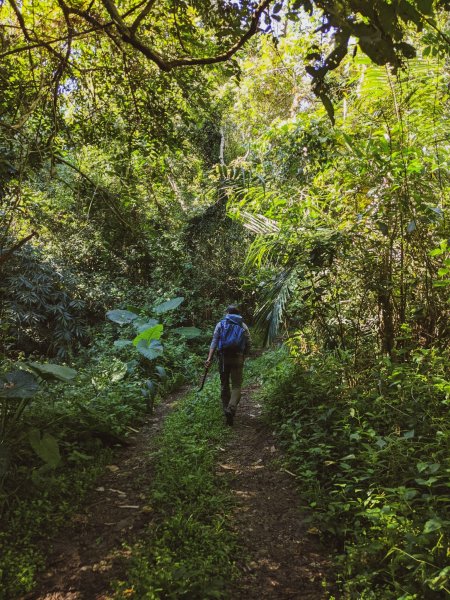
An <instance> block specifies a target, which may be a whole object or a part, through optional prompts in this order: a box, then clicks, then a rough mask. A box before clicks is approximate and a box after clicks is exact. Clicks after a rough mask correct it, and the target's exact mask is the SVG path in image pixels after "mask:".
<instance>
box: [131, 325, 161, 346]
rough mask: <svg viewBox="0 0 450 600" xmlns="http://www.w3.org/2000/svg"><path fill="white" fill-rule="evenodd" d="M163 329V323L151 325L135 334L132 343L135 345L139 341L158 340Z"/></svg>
mask: <svg viewBox="0 0 450 600" xmlns="http://www.w3.org/2000/svg"><path fill="white" fill-rule="evenodd" d="M163 330H164V326H163V325H153V327H149V328H148V329H145V331H143V332H142V333H140V334H139V335H137V336H136V337H135V338H134V340H133V344H134V345H135V346H137V345H138V344H139V342H141V341H145V342H150V341H151V340H159V338H160V337H161V336H162V332H163Z"/></svg>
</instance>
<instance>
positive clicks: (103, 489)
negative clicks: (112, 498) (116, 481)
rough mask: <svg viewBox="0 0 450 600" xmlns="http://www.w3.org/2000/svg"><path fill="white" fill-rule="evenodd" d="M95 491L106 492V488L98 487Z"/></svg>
mask: <svg viewBox="0 0 450 600" xmlns="http://www.w3.org/2000/svg"><path fill="white" fill-rule="evenodd" d="M95 491H96V492H104V491H105V488H104V487H98V488H95Z"/></svg>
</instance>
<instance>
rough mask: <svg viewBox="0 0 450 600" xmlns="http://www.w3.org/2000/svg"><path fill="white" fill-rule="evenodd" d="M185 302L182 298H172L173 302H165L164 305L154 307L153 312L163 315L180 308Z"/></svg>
mask: <svg viewBox="0 0 450 600" xmlns="http://www.w3.org/2000/svg"><path fill="white" fill-rule="evenodd" d="M183 301H184V298H183V297H182V296H180V297H178V298H172V300H167V302H163V303H162V304H158V306H154V307H153V310H154V311H155V313H156V314H157V315H162V314H163V313H165V312H168V311H169V310H174V309H175V308H178V307H179V306H180V304H181V303H182V302H183Z"/></svg>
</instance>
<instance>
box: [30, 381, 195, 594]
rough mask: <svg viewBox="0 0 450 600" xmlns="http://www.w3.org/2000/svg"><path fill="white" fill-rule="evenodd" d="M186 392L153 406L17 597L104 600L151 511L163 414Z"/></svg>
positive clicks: (121, 572) (181, 390)
mask: <svg viewBox="0 0 450 600" xmlns="http://www.w3.org/2000/svg"><path fill="white" fill-rule="evenodd" d="M185 393H186V389H180V390H179V391H177V392H176V393H174V394H172V395H171V396H169V397H168V398H166V400H165V401H164V402H163V403H161V404H160V405H159V406H157V407H156V409H155V411H154V414H153V415H152V417H151V418H149V419H148V421H147V423H146V425H145V426H144V427H143V428H142V429H141V430H140V431H139V432H138V433H137V434H136V435H135V436H134V437H133V438H131V439H130V445H129V446H128V447H126V448H124V449H123V450H119V451H118V452H117V455H116V458H115V459H114V464H111V465H108V467H107V468H106V472H105V474H104V475H102V476H101V477H100V478H99V479H98V480H97V481H96V483H95V487H94V489H93V490H92V492H91V493H90V494H89V496H88V497H87V498H86V500H85V503H84V506H83V509H82V510H81V511H80V512H78V513H77V514H75V515H74V516H73V517H72V519H71V521H70V523H68V525H67V527H66V528H64V529H63V530H62V531H59V532H58V534H57V535H56V536H55V538H54V539H53V540H52V543H51V545H52V551H51V553H50V556H49V558H48V561H47V568H46V571H45V572H44V573H43V575H42V576H41V577H40V579H39V581H38V585H37V588H36V589H35V591H34V592H32V593H30V594H27V595H26V596H23V597H22V599H21V600H108V599H110V598H111V594H110V584H111V582H112V581H114V580H117V579H120V578H123V577H124V576H125V572H126V559H127V551H126V550H125V549H124V547H123V545H124V543H125V542H126V543H132V542H133V541H134V540H136V539H137V538H138V537H139V534H140V533H142V532H143V531H144V529H145V528H146V526H147V524H148V522H149V520H150V519H151V517H152V515H151V512H150V511H149V509H148V508H147V507H146V496H145V492H146V490H148V488H149V487H150V485H151V482H152V478H153V473H154V467H155V457H154V455H153V454H152V451H153V450H156V449H157V448H155V438H156V436H157V434H158V432H159V431H160V430H161V427H162V424H163V422H164V417H165V416H166V414H167V413H168V412H169V411H170V410H171V408H172V407H173V406H174V405H175V404H176V402H177V401H178V400H179V399H180V397H182V396H183V395H184V394H185Z"/></svg>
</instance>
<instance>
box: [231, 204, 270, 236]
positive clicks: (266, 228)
mask: <svg viewBox="0 0 450 600" xmlns="http://www.w3.org/2000/svg"><path fill="white" fill-rule="evenodd" d="M240 216H241V218H242V221H243V225H244V227H245V228H246V229H248V230H249V231H251V232H252V233H256V234H258V235H268V234H271V233H278V232H279V231H280V228H279V226H278V224H277V222H276V221H274V220H273V219H268V218H267V217H265V216H264V215H260V214H252V213H249V212H248V211H246V210H243V211H241V212H240Z"/></svg>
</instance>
